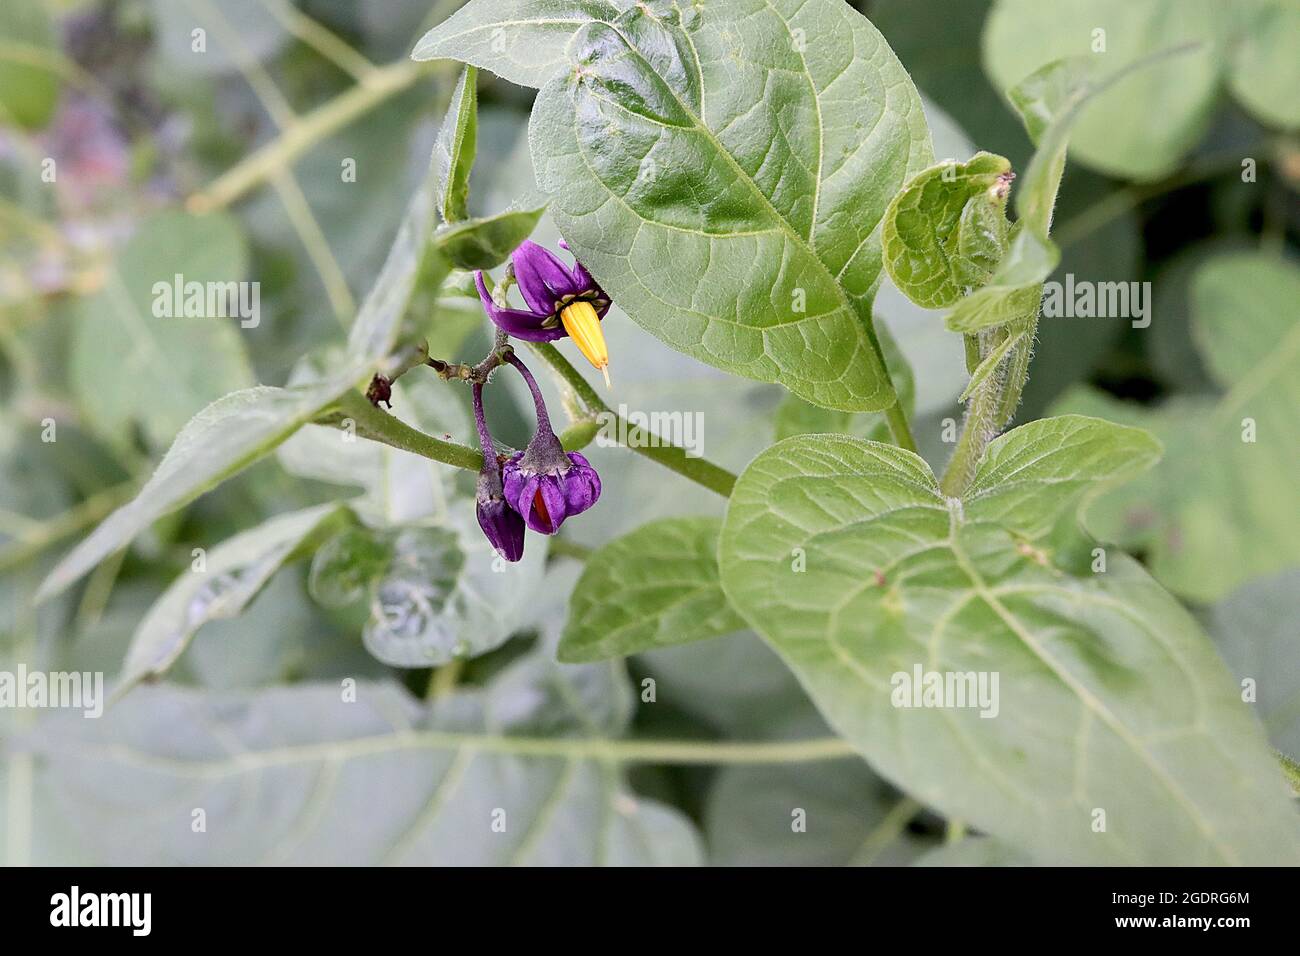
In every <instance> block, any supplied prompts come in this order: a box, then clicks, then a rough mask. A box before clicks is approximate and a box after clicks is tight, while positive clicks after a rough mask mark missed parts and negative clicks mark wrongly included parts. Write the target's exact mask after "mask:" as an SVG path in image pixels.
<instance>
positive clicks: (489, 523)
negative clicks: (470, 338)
mask: <svg viewBox="0 0 1300 956" xmlns="http://www.w3.org/2000/svg"><path fill="white" fill-rule="evenodd" d="M474 423H475V424H476V425H477V426H478V440H479V447H481V448H482V449H483V467H482V468H481V469H480V470H479V473H478V486H477V493H476V495H475V498H476V507H477V510H478V526H479V527H480V528H482V529H483V534H484V536H486V537H487V539H488V542H489V543H491V545H492V547H493V548H495V549H496V551H497V554H499V555H501V557H503V558H505V559H506V560H507V561H518V560H519V559H520V558H522V557H523V556H524V519H523V518H522V517H521V516H520V514H519V512H517V511H515V510H514V509H513V508H511V507H510V505H508V504H507V503H506V499H505V493H504V489H503V486H502V483H501V465H500V463H499V462H498V461H497V453H496V447H495V445H494V444H493V442H492V436H491V435H490V434H489V433H488V428H487V420H486V419H485V418H484V416H483V386H482V385H480V384H478V383H477V382H476V383H475V384H474Z"/></svg>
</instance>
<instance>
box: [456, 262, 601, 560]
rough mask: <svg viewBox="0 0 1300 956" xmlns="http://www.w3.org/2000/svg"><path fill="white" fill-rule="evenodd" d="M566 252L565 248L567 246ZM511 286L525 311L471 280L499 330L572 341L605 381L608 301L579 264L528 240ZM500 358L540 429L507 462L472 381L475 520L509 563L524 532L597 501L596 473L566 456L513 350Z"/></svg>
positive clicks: (553, 527) (554, 524)
mask: <svg viewBox="0 0 1300 956" xmlns="http://www.w3.org/2000/svg"><path fill="white" fill-rule="evenodd" d="M565 248H567V246H566V247H565ZM512 264H513V270H514V276H515V280H516V282H518V284H519V288H520V291H521V292H522V293H523V296H524V299H525V300H526V301H527V303H528V306H529V311H524V310H521V309H509V308H505V307H503V306H501V305H498V303H497V302H496V301H495V300H494V299H493V298H492V296H491V294H490V293H489V292H488V290H487V284H486V282H485V281H484V279H483V273H482V272H479V273H476V275H475V280H476V282H477V284H478V290H479V296H480V297H481V298H482V300H483V307H484V309H486V310H487V314H488V316H489V317H490V318H491V319H492V321H493V322H495V323H496V325H497V326H498V327H499V328H501V329H502V330H503V331H505V332H506V333H508V334H509V335H513V336H516V337H517V338H521V339H525V340H527V341H534V342H536V341H550V340H553V339H558V338H561V337H563V336H566V335H567V336H569V337H570V338H572V339H573V340H574V342H575V343H576V344H577V346H578V348H579V349H580V350H581V351H582V353H583V354H584V355H585V356H587V358H588V359H589V360H590V361H591V363H592V364H593V365H595V366H596V367H597V368H599V369H601V371H604V372H605V378H606V380H607V381H608V378H609V373H608V371H607V368H608V365H609V353H608V351H607V350H606V348H605V339H604V336H603V335H602V334H601V331H600V320H601V319H602V318H603V317H604V315H605V312H606V311H608V309H609V304H610V302H609V298H608V297H607V296H606V295H605V293H604V292H603V291H601V288H600V286H598V285H597V284H596V283H595V281H594V280H593V279H592V278H591V275H590V274H589V273H588V272H587V270H586V269H584V268H583V267H582V265H581V264H580V263H576V262H575V263H574V265H573V267H572V268H570V267H568V266H566V265H564V263H563V262H562V261H561V260H560V259H559V257H557V256H556V255H554V254H553V253H551V252H549V251H548V250H546V249H543V248H542V247H541V246H539V245H537V244H536V243H533V242H525V243H524V244H523V245H522V246H520V247H519V249H517V250H516V251H515V253H514V256H513V257H512ZM504 360H505V361H506V362H508V363H509V364H510V365H511V366H513V367H514V368H515V370H516V371H518V372H519V374H520V375H521V376H523V379H524V381H525V382H526V383H527V384H528V389H529V391H530V392H531V393H532V396H533V404H534V405H535V406H536V409H537V431H536V432H535V433H534V435H533V438H532V440H531V441H530V442H529V443H528V447H527V448H525V449H524V450H523V451H521V452H517V453H516V454H514V455H513V456H511V457H510V458H508V459H506V460H505V461H504V462H502V461H501V459H500V458H499V457H498V455H497V452H496V446H495V445H494V444H493V441H492V436H491V434H489V432H488V428H487V422H486V419H485V417H484V413H483V386H482V384H480V383H475V384H474V420H475V422H476V424H477V426H478V435H479V444H480V446H481V448H482V450H483V468H482V470H481V471H480V472H479V478H478V494H477V507H478V523H479V527H481V528H482V529H483V533H484V535H486V536H487V539H488V541H490V542H491V543H492V547H494V548H495V549H496V550H497V552H498V553H499V554H500V555H501V556H502V557H503V558H505V559H506V560H507V561H518V560H519V559H520V558H522V557H523V554H524V530H525V528H526V527H527V528H531V529H532V530H534V531H536V532H538V533H539V534H555V532H557V531H558V530H559V529H560V526H561V525H562V524H564V522H565V520H566V519H568V518H571V517H573V516H574V515H579V514H582V512H584V511H586V510H587V509H588V508H590V507H591V506H592V505H594V504H595V503H596V500H597V499H598V498H599V497H600V476H599V475H597V474H596V469H594V468H592V467H591V463H590V462H589V461H587V459H586V458H585V457H584V456H583V455H580V454H578V453H577V452H566V451H565V450H564V448H563V447H562V446H561V444H560V440H559V438H557V437H556V435H555V430H554V429H553V428H552V427H551V420H550V416H549V415H548V414H547V411H546V402H545V401H544V400H543V399H542V392H541V389H540V388H538V386H537V380H536V379H535V378H533V375H532V373H531V372H530V371H529V370H528V368H527V366H525V365H524V363H523V362H521V361H520V360H519V357H518V356H516V355H515V354H514V353H513V352H506V353H505V357H504Z"/></svg>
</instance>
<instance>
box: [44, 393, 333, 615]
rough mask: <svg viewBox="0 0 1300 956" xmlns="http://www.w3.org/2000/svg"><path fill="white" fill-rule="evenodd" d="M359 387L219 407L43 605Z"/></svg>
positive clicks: (70, 559)
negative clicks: (137, 537) (178, 509)
mask: <svg viewBox="0 0 1300 956" xmlns="http://www.w3.org/2000/svg"><path fill="white" fill-rule="evenodd" d="M353 381H355V375H351V376H342V377H340V378H338V379H336V380H333V381H326V382H323V383H320V384H317V385H313V386H308V387H304V388H291V389H288V388H267V387H258V388H250V389H245V390H244V391H242V392H232V393H231V394H229V395H227V396H225V397H224V398H220V399H218V400H217V401H215V402H213V403H212V404H211V405H209V406H208V407H207V408H205V409H203V411H201V412H199V413H198V414H197V415H195V416H194V418H192V419H191V420H190V422H189V424H187V425H186V426H185V427H184V428H183V429H181V433H180V434H179V435H177V436H176V441H175V442H173V443H172V446H171V448H169V449H168V450H167V454H166V455H164V456H163V460H162V461H161V462H160V463H159V465H158V469H157V470H156V471H155V472H154V473H153V476H152V477H151V478H150V479H149V481H148V482H146V483H145V485H144V487H143V488H141V489H140V493H139V494H138V495H136V497H135V498H134V499H132V500H131V501H130V502H128V503H127V504H125V505H123V506H122V507H121V508H118V509H117V510H116V511H114V512H113V513H112V514H111V515H109V516H108V517H107V518H106V519H104V522H103V524H101V525H100V526H99V527H98V528H96V529H95V530H94V531H93V532H91V534H90V536H89V537H87V538H86V539H85V540H84V541H82V542H81V543H80V544H78V545H77V546H76V547H75V548H73V549H72V551H71V552H70V553H69V554H68V555H67V556H66V557H64V558H63V560H62V561H60V562H59V563H58V565H57V566H56V567H55V568H54V570H53V571H51V572H50V574H49V577H47V578H46V579H45V582H44V583H43V584H42V585H41V587H40V589H39V590H38V591H37V599H38V600H44V599H45V598H48V597H52V596H53V595H55V594H57V593H59V592H60V591H62V590H63V589H64V588H66V587H68V585H70V584H72V583H73V582H74V581H76V580H77V579H78V578H80V577H81V576H82V575H83V574H85V573H86V572H87V571H89V570H90V569H91V568H93V567H94V566H95V565H97V564H98V563H99V562H100V561H102V560H104V558H106V557H108V556H109V555H110V554H112V553H113V552H114V551H117V550H118V549H119V548H123V547H125V546H126V545H127V544H129V543H130V542H131V540H132V539H133V538H134V537H135V536H136V535H138V534H140V533H141V532H142V531H144V530H145V529H146V528H148V527H149V526H150V525H151V524H153V523H154V522H155V521H157V520H158V519H159V518H161V517H162V516H163V515H166V514H170V513H171V512H173V511H175V510H176V509H177V508H180V507H183V506H184V505H187V504H189V503H190V502H191V501H193V500H194V499H195V498H197V497H199V495H201V494H203V493H204V492H205V491H208V490H210V489H211V488H214V487H216V486H217V485H219V484H220V483H221V482H223V481H225V480H226V479H227V478H229V477H231V476H232V475H235V474H238V473H239V472H241V471H243V470H244V469H245V468H247V467H248V466H249V465H251V464H252V463H253V462H255V461H257V460H258V459H259V458H261V457H262V456H264V455H267V454H269V453H270V452H271V451H272V450H274V448H275V447H276V446H277V445H279V444H280V443H281V442H282V441H284V440H285V439H286V438H288V437H289V436H290V435H292V434H293V433H294V432H296V431H297V430H298V429H299V428H301V427H302V426H303V425H304V424H306V423H307V422H309V421H311V420H312V419H313V418H315V417H316V416H317V415H318V414H320V412H321V411H322V410H323V409H324V408H325V407H326V406H328V405H329V404H330V403H332V402H333V401H334V400H335V399H337V398H338V397H339V395H341V394H342V393H343V392H345V391H346V390H347V389H348V388H349V387H350V386H351V384H352V382H353Z"/></svg>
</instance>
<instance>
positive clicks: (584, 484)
mask: <svg viewBox="0 0 1300 956" xmlns="http://www.w3.org/2000/svg"><path fill="white" fill-rule="evenodd" d="M569 459H570V460H571V461H572V462H573V467H572V468H570V469H569V470H568V472H566V473H565V475H564V476H563V477H562V478H561V481H562V482H563V483H564V502H565V510H566V512H567V517H573V516H574V515H579V514H582V513H583V512H584V511H586V510H587V509H588V508H590V507H591V506H592V505H594V504H595V503H596V501H597V500H598V499H599V498H600V475H598V474H596V469H595V468H592V467H591V465H590V464H589V463H588V461H587V459H586V458H584V457H583V456H582V455H579V454H578V453H577V452H570V453H569Z"/></svg>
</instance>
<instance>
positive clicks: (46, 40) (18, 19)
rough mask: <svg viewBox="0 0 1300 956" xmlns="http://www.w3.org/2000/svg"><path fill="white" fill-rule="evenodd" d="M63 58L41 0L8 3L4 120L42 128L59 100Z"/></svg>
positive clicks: (2, 25) (0, 78)
mask: <svg viewBox="0 0 1300 956" xmlns="http://www.w3.org/2000/svg"><path fill="white" fill-rule="evenodd" d="M61 57H62V53H61V52H60V51H59V48H58V46H57V45H56V42H55V31H54V25H53V24H52V23H51V22H50V17H49V14H48V13H46V10H45V5H44V4H43V3H42V2H41V0H5V4H4V8H3V9H0V120H5V121H7V122H10V123H14V124H15V125H18V126H22V127H26V128H27V129H40V128H41V127H43V126H45V125H46V124H47V123H48V122H49V121H50V117H52V116H53V115H54V108H55V107H56V106H57V105H58V101H59V70H58V67H57V64H58V63H59V61H60V58H61Z"/></svg>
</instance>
